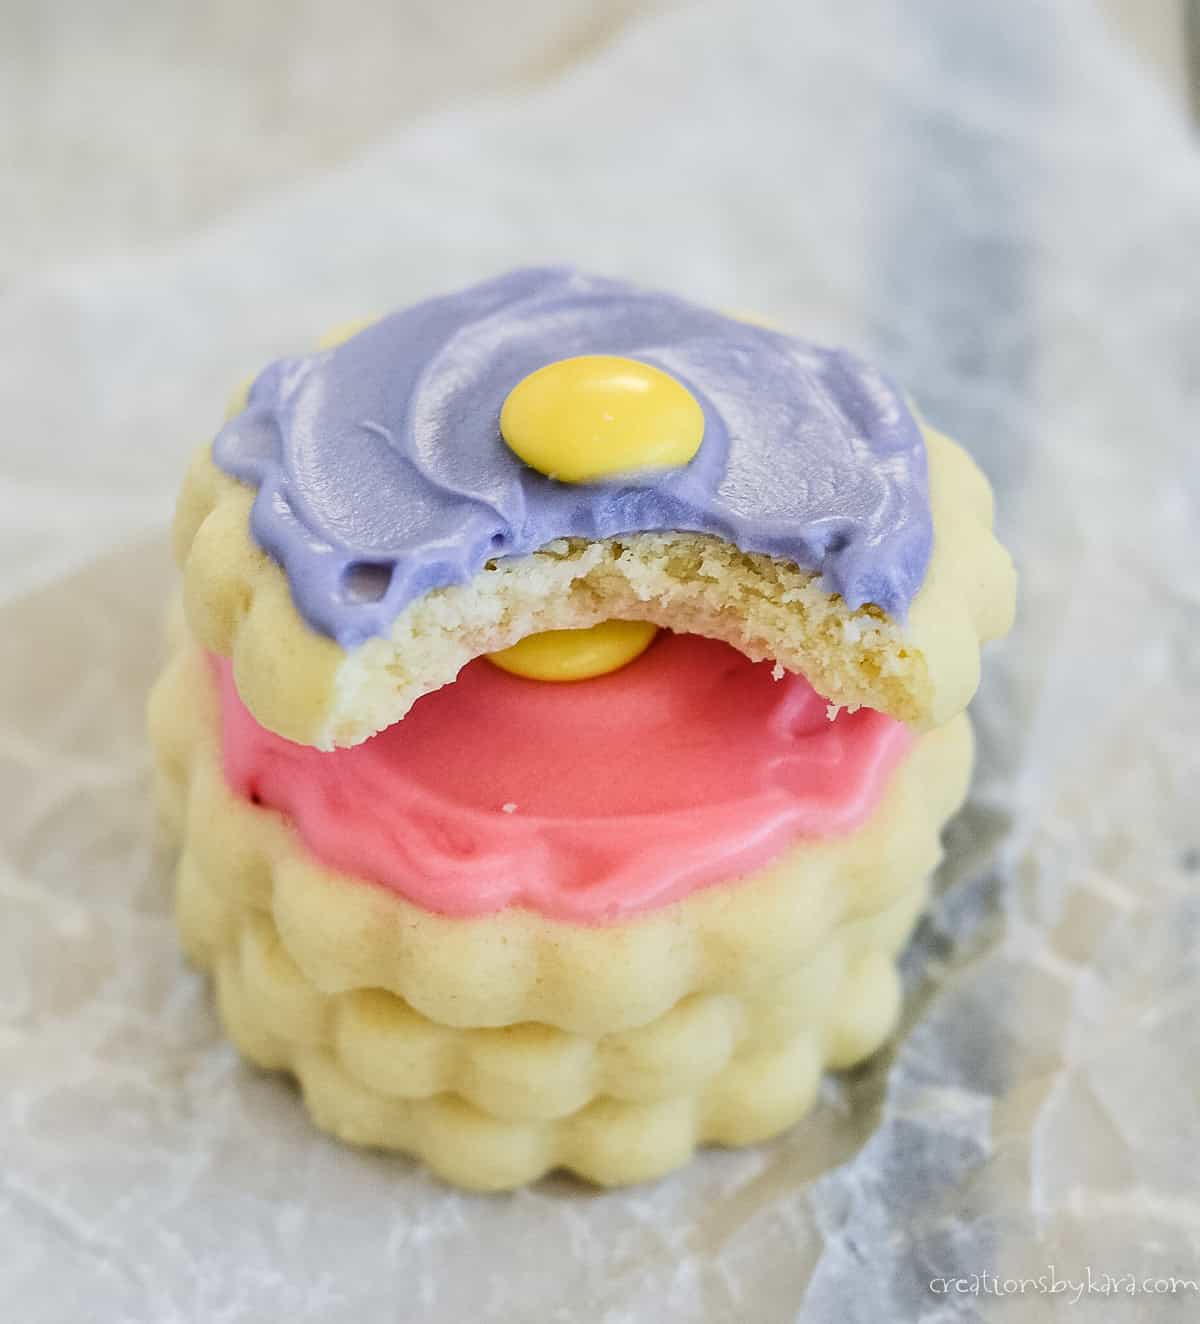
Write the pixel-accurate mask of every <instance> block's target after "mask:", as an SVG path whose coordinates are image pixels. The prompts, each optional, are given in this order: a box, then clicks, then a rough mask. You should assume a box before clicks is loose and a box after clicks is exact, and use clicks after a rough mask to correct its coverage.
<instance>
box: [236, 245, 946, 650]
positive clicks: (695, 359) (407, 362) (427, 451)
mask: <svg viewBox="0 0 1200 1324" xmlns="http://www.w3.org/2000/svg"><path fill="white" fill-rule="evenodd" d="M589 354H605V355H617V356H624V357H627V358H632V359H635V360H637V361H639V362H644V363H646V364H649V365H650V366H652V367H655V368H658V369H661V370H662V371H663V372H665V373H667V374H669V375H670V376H671V377H673V378H675V379H676V380H677V381H678V382H679V383H681V384H682V385H683V387H685V388H686V390H687V391H688V392H690V393H691V394H692V395H693V396H694V397H695V399H696V400H697V401H698V402H699V404H700V407H701V409H702V410H703V414H704V432H703V438H702V441H701V443H700V447H699V450H698V451H697V453H696V455H695V457H694V458H693V459H692V460H691V461H690V463H688V464H686V465H684V466H682V467H680V468H678V469H675V470H671V471H668V472H654V473H647V474H631V475H624V476H622V477H619V478H612V479H607V478H606V479H604V480H602V481H597V482H590V483H584V484H566V483H561V482H558V481H556V480H554V479H552V478H549V477H546V476H544V475H542V474H540V473H537V472H535V471H534V470H532V469H530V468H529V467H528V466H526V465H525V464H523V463H522V462H521V460H520V459H519V458H518V457H517V456H516V455H515V454H514V453H513V452H512V451H511V450H510V449H509V447H508V446H506V445H505V443H504V441H503V439H502V437H501V434H500V423H499V420H500V413H501V409H502V407H503V404H504V401H505V399H506V398H507V396H508V395H509V393H510V391H512V389H513V387H514V386H515V385H516V384H517V383H519V382H521V381H522V380H523V379H525V378H526V377H528V376H529V375H530V374H531V373H533V372H535V371H537V370H538V369H540V368H542V367H544V366H545V365H547V364H549V363H552V362H555V361H558V360H561V359H563V358H567V357H570V356H577V355H589ZM213 457H214V459H215V461H216V463H217V465H218V466H219V467H220V468H222V469H224V470H225V471H226V472H227V473H228V474H230V475H231V476H233V477H235V478H239V479H241V480H243V481H245V482H247V483H250V484H251V485H253V486H255V487H257V488H258V495H257V499H256V500H255V503H254V508H253V514H252V519H251V527H252V530H253V533H254V536H255V538H256V540H257V541H258V543H259V544H260V545H261V546H262V547H263V548H264V549H265V550H266V551H267V552H268V553H269V554H270V555H271V556H272V557H273V558H274V559H275V560H277V561H278V562H279V563H280V564H281V565H282V566H283V568H284V570H285V571H286V573H287V576H288V580H289V584H290V588H291V592H292V596H293V599H294V601H295V604H296V607H297V609H298V610H299V612H300V614H301V615H302V616H303V617H304V619H305V620H306V621H307V622H308V623H309V624H310V625H311V626H312V627H313V628H314V629H316V630H318V631H319V632H321V633H323V634H325V635H328V636H330V637H332V638H333V639H335V640H336V641H337V642H338V643H340V644H341V645H342V646H343V647H345V648H351V647H354V646H356V645H357V644H360V643H362V642H363V641H364V640H366V639H368V638H370V637H372V636H379V635H385V634H386V633H387V632H388V630H389V628H390V627H391V625H392V623H393V622H394V621H395V620H396V618H397V617H398V616H399V614H400V613H401V612H402V611H403V610H404V609H405V608H406V607H407V606H408V605H409V604H410V603H412V602H413V601H414V600H415V599H417V598H418V597H421V596H422V595H423V594H425V593H427V592H429V591H431V590H434V589H438V588H445V587H447V586H450V585H455V584H464V583H466V582H467V581H468V580H470V579H471V578H472V576H474V575H475V574H477V573H478V572H479V571H480V570H481V569H482V568H483V567H484V566H485V565H486V564H487V563H488V562H489V561H491V560H493V559H495V558H498V557H506V556H518V555H524V554H528V553H530V552H533V551H535V550H537V549H538V548H540V547H544V546H546V545H547V544H549V543H551V542H553V541H554V540H556V539H559V538H587V539H602V538H608V537H613V536H616V535H620V534H627V533H637V532H653V531H661V530H675V531H681V532H692V533H705V534H711V535H714V536H716V537H719V538H721V539H724V540H725V541H727V542H729V543H732V544H734V545H735V546H736V547H738V548H740V549H741V550H742V551H745V552H752V553H761V554H765V555H770V556H777V557H781V558H784V559H786V560H789V561H792V562H794V563H795V564H796V565H798V566H800V567H801V568H802V569H805V570H809V571H816V572H819V573H820V574H821V575H822V576H823V581H824V583H825V586H826V588H827V589H828V591H830V592H836V593H838V594H840V595H841V596H842V597H843V598H844V599H845V601H846V603H847V604H848V606H849V607H850V608H851V609H854V608H857V607H859V606H861V605H863V604H865V603H873V604H875V605H877V606H878V607H880V608H881V609H883V610H884V611H885V612H887V613H888V614H889V615H890V616H893V617H895V618H897V619H902V618H903V617H904V616H905V614H906V612H907V609H908V606H909V604H910V603H911V601H912V598H913V596H914V594H915V593H916V591H917V589H918V588H919V587H920V585H921V582H922V580H923V578H924V576H925V572H926V569H927V566H928V563H929V558H930V553H931V548H932V536H933V535H932V522H931V516H930V509H929V499H928V490H927V489H928V482H927V472H926V455H925V445H924V442H923V439H922V436H921V432H920V428H919V426H918V424H917V422H916V420H915V419H914V418H913V416H912V414H911V412H910V411H909V409H908V407H907V405H906V404H905V401H904V399H903V397H902V396H901V395H900V393H899V392H898V391H897V390H896V388H895V387H894V386H892V384H891V383H890V382H888V381H887V379H886V378H885V377H884V376H883V375H882V374H880V373H879V372H878V371H876V370H875V369H874V368H872V367H870V366H869V365H867V364H866V363H864V362H863V361H861V360H860V359H858V358H856V357H855V356H854V355H852V354H850V353H848V352H847V351H844V350H836V349H825V348H821V347H818V346H815V345H812V344H809V343H808V342H806V341H804V340H800V339H797V338H795V337H792V336H788V335H785V334H783V333H781V332H778V331H774V330H770V329H767V328H765V327H761V326H754V325H750V324H748V323H745V322H740V321H738V320H736V319H734V318H730V317H726V316H723V315H722V314H719V313H715V312H710V311H708V310H705V309H703V308H700V307H697V306H696V305H693V304H691V303H688V302H686V301H685V300H682V299H678V298H675V297H674V296H671V295H667V294H661V293H655V292H651V291H644V290H641V289H638V288H636V287H634V286H630V285H627V284H624V283H622V282H618V281H611V280H602V279H598V278H595V277H591V276H587V275H583V274H581V273H577V272H574V271H571V270H563V269H553V268H548V269H543V268H536V269H529V270H521V271H515V272H512V273H510V274H508V275H506V276H502V277H499V278H498V279H495V280H492V281H488V282H485V283H483V284H481V285H477V286H474V287H472V288H470V289H467V290H464V291H461V292H459V293H456V294H451V295H447V296H444V297H441V298H435V299H430V300H428V301H426V302H424V303H421V304H417V305H416V306H414V307H412V308H409V309H406V310H404V311H401V312H398V313H395V314H393V315H392V316H389V317H386V318H384V319H383V320H382V321H380V322H377V323H375V324H374V325H372V326H370V327H368V328H367V329H366V330H364V331H361V332H360V333H359V334H357V335H355V336H353V337H352V338H351V339H350V340H348V341H346V342H345V343H343V344H340V345H338V346H336V347H334V348H330V349H324V350H320V351H318V352H316V353H314V354H310V355H306V356H303V357H299V358H293V359H285V360H282V361H280V362H278V363H275V364H273V365H271V366H270V367H269V368H267V369H266V370H265V371H264V372H263V373H262V374H260V376H259V377H258V378H257V379H256V380H255V382H254V384H253V386H252V387H251V390H250V395H249V400H248V403H247V406H246V408H245V409H244V410H242V412H241V413H239V414H237V415H236V416H235V417H234V418H233V419H231V420H230V421H229V422H228V423H227V424H226V426H225V427H224V428H223V429H222V431H221V432H220V433H219V435H218V437H217V439H216V442H215V444H214V448H213Z"/></svg>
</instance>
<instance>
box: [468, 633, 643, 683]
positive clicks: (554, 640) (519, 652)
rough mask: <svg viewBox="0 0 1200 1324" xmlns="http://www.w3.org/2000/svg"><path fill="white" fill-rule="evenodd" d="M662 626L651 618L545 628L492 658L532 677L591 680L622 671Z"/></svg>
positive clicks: (491, 655) (517, 672) (492, 655)
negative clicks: (588, 626)
mask: <svg viewBox="0 0 1200 1324" xmlns="http://www.w3.org/2000/svg"><path fill="white" fill-rule="evenodd" d="M657 633H658V627H657V626H655V625H651V624H650V622H649V621H601V622H600V624H599V625H593V626H591V627H590V628H589V629H584V630H543V631H542V632H541V633H540V634H531V635H527V636H526V637H525V638H524V639H522V640H520V641H519V642H518V643H515V644H513V646H512V647H511V648H505V649H503V650H501V651H500V652H499V653H489V654H488V660H489V661H491V662H494V663H495V664H496V666H498V667H500V668H501V669H502V670H504V671H508V672H511V673H512V674H513V675H514V676H526V677H528V679H530V680H552V681H570V680H588V679H590V678H591V677H592V676H606V675H608V673H609V672H611V671H620V669H621V668H622V667H624V666H628V665H629V663H630V662H632V661H633V659H634V658H635V657H640V656H641V655H642V654H643V653H644V652H645V651H646V649H647V648H649V647H650V645H651V644H652V643H653V642H654V636H655V635H656V634H657Z"/></svg>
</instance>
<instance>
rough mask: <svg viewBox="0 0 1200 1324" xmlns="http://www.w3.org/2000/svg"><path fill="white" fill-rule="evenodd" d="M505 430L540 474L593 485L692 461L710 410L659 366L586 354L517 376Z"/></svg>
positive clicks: (502, 417)
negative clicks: (703, 408) (619, 475)
mask: <svg viewBox="0 0 1200 1324" xmlns="http://www.w3.org/2000/svg"><path fill="white" fill-rule="evenodd" d="M500 434H501V436H503V438H504V440H505V442H507V444H508V447H509V449H510V450H512V451H515V452H516V454H517V455H519V456H520V457H521V459H522V460H524V461H525V463H526V464H527V465H529V466H530V468H532V469H536V470H537V471H538V472H539V473H543V474H546V475H547V476H548V477H550V478H557V479H559V480H560V481H561V482H564V483H590V482H593V481H595V480H596V479H597V478H609V477H612V476H614V475H617V474H625V473H633V472H635V471H637V470H641V469H673V468H676V467H678V466H680V465H684V464H687V462H688V461H689V460H690V459H691V458H692V456H693V455H695V453H696V452H697V450H699V449H700V440H701V438H702V437H703V436H704V411H703V410H702V409H701V408H700V405H699V403H698V402H697V400H696V398H695V396H693V395H692V393H691V392H690V391H688V390H687V388H686V387H684V386H683V385H681V384H680V383H679V382H677V381H676V380H675V378H674V377H671V376H668V375H667V373H665V372H663V371H661V369H659V368H653V367H651V366H650V364H648V363H639V362H638V361H637V360H636V359H624V358H617V357H615V356H613V355H610V354H584V355H581V356H580V357H579V358H574V359H560V360H559V361H558V362H557V363H548V364H547V365H546V366H545V367H544V368H539V369H538V370H537V371H536V372H531V373H530V374H529V376H528V377H526V378H524V379H523V380H521V381H519V382H518V383H517V384H516V386H514V387H513V389H512V390H511V391H510V392H509V394H508V398H507V399H506V400H505V401H504V407H503V408H502V409H501V411H500Z"/></svg>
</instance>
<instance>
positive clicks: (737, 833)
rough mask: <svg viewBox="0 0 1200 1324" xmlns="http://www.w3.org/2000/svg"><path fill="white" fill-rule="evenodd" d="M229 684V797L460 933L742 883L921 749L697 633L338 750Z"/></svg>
mask: <svg viewBox="0 0 1200 1324" xmlns="http://www.w3.org/2000/svg"><path fill="white" fill-rule="evenodd" d="M214 665H215V666H217V667H218V669H219V673H220V675H221V682H222V683H221V706H222V742H223V756H224V762H225V773H226V778H227V780H228V782H229V784H230V786H231V788H232V789H233V790H234V791H235V792H237V793H238V794H239V795H241V796H242V797H243V798H245V799H247V800H254V801H255V802H256V803H259V804H261V805H263V806H264V807H267V808H272V809H276V810H279V811H282V812H283V813H285V814H286V815H287V816H288V817H289V818H290V819H291V820H292V822H293V823H294V825H295V828H296V831H297V832H298V833H299V834H300V836H301V837H302V838H303V840H304V841H305V844H306V845H307V846H308V848H309V849H310V850H311V851H312V852H313V854H314V855H315V857H316V858H317V859H319V860H320V861H322V862H323V863H324V864H325V865H326V866H327V867H329V868H335V869H339V870H341V871H343V872H345V873H348V874H351V875H354V876H356V877H359V878H363V879H366V880H369V881H372V882H377V883H381V884H383V885H384V886H386V887H389V888H392V889H394V890H395V891H398V892H400V893H401V894H402V895H404V896H405V897H406V899H407V900H409V901H410V902H412V903H414V904H416V905H419V906H421V907H424V908H426V909H429V910H432V911H434V912H436V913H439V914H444V915H457V916H467V915H484V914H490V913H493V912H495V911H498V910H501V909H503V908H505V907H507V906H513V905H516V906H523V907H527V908H529V909H532V910H534V911H536V912H537V913H539V914H541V915H544V916H546V917H547V918H551V919H556V920H565V921H571V922H575V923H583V924H598V923H606V922H610V921H613V920H617V919H620V918H622V917H624V916H627V915H631V914H634V913H637V912H639V911H645V910H647V909H651V908H655V907H659V906H663V905H667V904H669V903H671V902H673V901H677V900H679V899H681V898H683V897H686V896H688V895H690V894H691V893H692V892H694V891H696V890H698V889H701V888H704V887H708V886H711V885H714V884H718V883H730V882H732V881H733V880H735V879H738V878H740V877H743V876H745V875H747V874H749V873H751V872H752V871H754V870H756V869H759V868H761V867H762V866H763V865H765V864H766V863H767V862H769V861H770V860H771V859H773V858H774V857H776V856H778V855H779V854H780V853H781V852H782V851H784V850H786V849H787V848H789V847H792V846H794V845H796V844H797V842H799V841H800V840H802V839H805V838H825V837H829V836H838V835H843V834H847V833H850V832H853V831H854V830H855V829H857V828H858V827H860V826H861V825H862V824H863V823H864V822H865V821H866V820H867V819H868V818H869V817H870V815H871V814H872V812H873V811H874V809H875V807H876V804H877V802H878V800H879V798H880V797H881V796H882V794H883V792H884V790H885V788H886V785H887V782H888V778H889V776H890V774H891V772H892V770H893V769H894V768H895V766H896V765H897V763H898V762H899V761H900V760H901V759H902V758H903V757H904V755H905V753H906V752H907V751H908V749H909V748H910V746H911V743H912V736H911V734H910V733H909V731H908V730H907V728H905V727H904V726H903V725H902V724H900V723H898V722H895V721H893V720H892V719H890V718H888V717H885V716H883V715H882V714H881V713H877V712H872V711H870V710H868V709H861V710H859V711H858V712H856V713H849V712H842V713H839V714H838V715H837V716H836V718H835V719H834V720H833V721H830V720H829V718H828V716H827V714H826V704H825V701H824V700H823V699H821V698H820V697H819V696H818V695H817V694H816V692H815V691H814V690H813V689H812V687H811V686H810V685H809V684H808V683H807V681H805V680H804V679H803V678H801V677H800V676H796V675H790V674H789V675H784V676H782V677H781V678H780V679H778V680H775V679H773V677H772V668H771V666H770V664H769V663H754V662H751V661H749V660H748V659H747V658H745V657H744V656H742V654H740V653H739V652H737V651H736V650H735V649H733V648H731V647H730V646H729V645H728V644H723V643H720V642H718V641H716V640H712V639H702V638H699V637H697V636H695V635H674V634H669V633H668V634H664V635H663V636H662V637H661V638H659V639H658V640H657V641H656V642H655V643H654V645H653V646H652V647H651V648H650V649H649V651H648V652H646V653H644V654H643V655H642V656H641V657H640V658H638V659H637V660H636V661H635V662H633V663H631V664H630V665H628V666H626V667H625V668H623V669H622V670H620V671H617V672H613V673H610V674H609V675H606V676H598V677H594V678H592V679H590V680H586V681H581V682H578V683H575V684H565V685H556V684H551V683H547V682H545V681H537V680H529V679H526V678H523V677H519V676H514V675H510V674H508V673H507V672H504V671H501V670H500V669H499V668H497V667H495V666H493V665H492V664H491V663H490V662H488V661H487V660H486V659H482V658H480V659H477V660H476V661H474V662H472V663H470V664H469V665H468V666H467V667H466V668H464V670H463V671H462V673H461V674H460V675H459V678H458V680H457V681H455V683H454V684H453V685H449V686H446V687H445V688H443V689H441V690H437V691H435V692H434V693H432V694H428V695H426V696H425V697H424V698H422V699H421V700H420V701H419V702H418V703H416V704H415V705H414V707H413V708H412V710H411V712H410V713H409V714H408V716H407V717H406V718H405V719H404V721H402V722H399V723H397V724H396V725H395V726H392V727H390V728H388V730H386V731H383V732H381V733H380V734H379V735H376V736H374V737H373V738H372V739H370V740H368V741H366V742H365V743H363V744H360V745H357V746H355V747H354V748H352V749H344V750H336V751H333V752H330V753H320V752H317V751H315V750H313V749H310V748H308V747H307V746H303V745H296V744H292V743H290V742H288V741H286V740H283V739H282V738H280V737H279V736H276V735H273V734H271V733H270V732H268V731H266V730H264V729H263V728H262V727H260V726H258V724H257V723H255V721H254V719H253V718H252V717H251V716H250V715H249V713H248V712H247V711H246V709H245V708H244V707H243V705H242V703H241V701H240V700H239V699H238V696H237V691H236V688H235V686H234V684H233V680H232V677H231V674H230V667H229V664H228V663H227V662H225V661H224V660H223V659H214Z"/></svg>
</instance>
